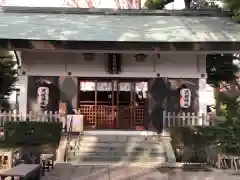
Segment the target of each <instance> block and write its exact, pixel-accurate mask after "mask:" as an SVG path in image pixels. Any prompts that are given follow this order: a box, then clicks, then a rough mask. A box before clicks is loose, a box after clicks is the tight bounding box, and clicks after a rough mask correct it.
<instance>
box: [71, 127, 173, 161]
mask: <svg viewBox="0 0 240 180" xmlns="http://www.w3.org/2000/svg"><path fill="white" fill-rule="evenodd" d="M164 144H166V142H165V143H164V142H162V141H161V140H160V139H159V137H158V136H156V135H142V134H137V133H135V134H134V133H127V132H123V133H116V132H115V133H114V132H112V133H97V132H95V133H94V132H91V133H84V135H81V136H79V137H75V138H73V139H72V140H71V142H70V147H69V148H68V151H67V160H68V162H69V163H71V164H73V165H79V164H89V165H93V164H94V165H95V164H99V165H106V164H107V165H109V164H130V165H152V164H163V163H166V162H168V161H169V158H168V154H169V152H166V147H165V145H164ZM174 158H175V157H174ZM173 161H174V159H173Z"/></svg>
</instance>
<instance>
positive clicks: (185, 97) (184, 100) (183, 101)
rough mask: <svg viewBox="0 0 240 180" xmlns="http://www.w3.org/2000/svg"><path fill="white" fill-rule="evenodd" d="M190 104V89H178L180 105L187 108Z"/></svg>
mask: <svg viewBox="0 0 240 180" xmlns="http://www.w3.org/2000/svg"><path fill="white" fill-rule="evenodd" d="M190 105H191V90H190V89H187V88H183V89H181V90H180V107H181V108H189V107H190Z"/></svg>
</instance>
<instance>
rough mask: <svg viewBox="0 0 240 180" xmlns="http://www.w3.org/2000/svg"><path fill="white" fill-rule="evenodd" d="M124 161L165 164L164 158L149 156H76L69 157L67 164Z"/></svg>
mask: <svg viewBox="0 0 240 180" xmlns="http://www.w3.org/2000/svg"><path fill="white" fill-rule="evenodd" d="M89 160H91V161H125V162H156V161H157V162H165V160H166V159H165V157H149V156H114V155H99V154H88V155H76V156H75V157H70V158H69V162H72V161H89Z"/></svg>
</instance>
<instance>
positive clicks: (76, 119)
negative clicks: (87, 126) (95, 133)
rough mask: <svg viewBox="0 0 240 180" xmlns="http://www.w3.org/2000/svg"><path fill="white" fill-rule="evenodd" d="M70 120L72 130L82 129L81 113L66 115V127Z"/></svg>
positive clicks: (80, 130) (79, 130)
mask: <svg viewBox="0 0 240 180" xmlns="http://www.w3.org/2000/svg"><path fill="white" fill-rule="evenodd" d="M71 120H72V132H82V131H83V115H67V129H69V127H70V122H71Z"/></svg>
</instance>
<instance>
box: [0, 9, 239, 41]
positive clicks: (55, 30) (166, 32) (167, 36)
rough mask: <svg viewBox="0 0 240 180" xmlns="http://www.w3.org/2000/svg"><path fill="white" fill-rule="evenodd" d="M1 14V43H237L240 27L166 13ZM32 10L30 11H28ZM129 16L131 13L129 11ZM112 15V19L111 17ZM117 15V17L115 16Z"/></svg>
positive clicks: (203, 17)
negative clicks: (48, 41)
mask: <svg viewBox="0 0 240 180" xmlns="http://www.w3.org/2000/svg"><path fill="white" fill-rule="evenodd" d="M6 9H7V11H4V8H3V9H1V10H2V11H1V12H0V39H29V40H68V41H119V42H124V41H129V42H222V41H224V42H237V41H240V24H237V23H235V22H233V21H232V20H231V18H230V17H224V16H219V17H218V16H208V15H201V16H200V15H194V14H193V15H192V16H189V15H188V16H185V15H178V14H170V15H169V14H167V15H164V14H163V13H157V12H155V13H149V12H145V13H144V12H142V13H136V11H135V13H109V11H106V13H99V12H100V11H95V12H92V13H84V12H86V11H83V13H74V11H73V13H65V11H63V9H60V10H58V9H56V8H55V9H53V10H55V11H49V9H48V11H47V10H46V9H45V10H44V11H42V12H40V11H39V9H41V8H38V10H37V9H36V8H35V11H34V8H27V9H25V11H21V10H18V11H16V9H15V10H14V11H10V10H9V9H11V8H9V7H7V8H6ZM27 10H28V11H27ZM88 12H89V11H88ZM128 12H129V11H128ZM109 14H110V15H109ZM113 14H114V15H113ZM185 14H186V13H185Z"/></svg>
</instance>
